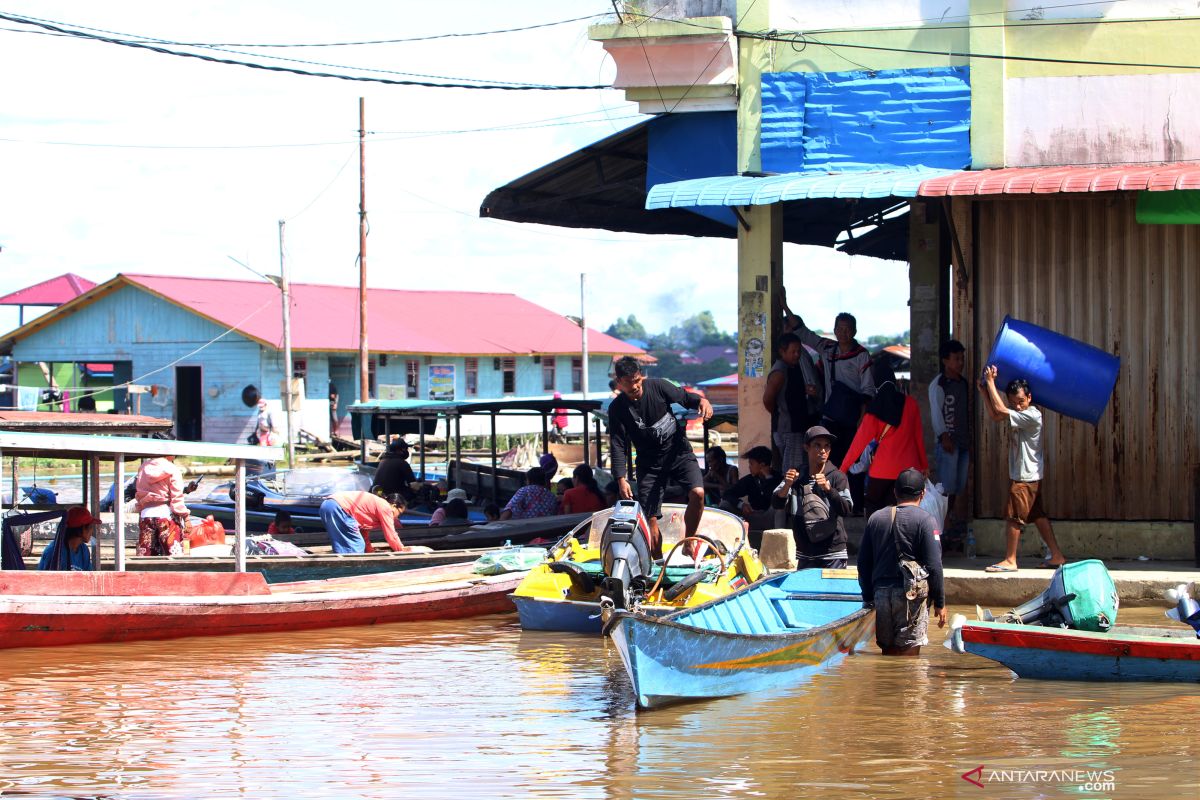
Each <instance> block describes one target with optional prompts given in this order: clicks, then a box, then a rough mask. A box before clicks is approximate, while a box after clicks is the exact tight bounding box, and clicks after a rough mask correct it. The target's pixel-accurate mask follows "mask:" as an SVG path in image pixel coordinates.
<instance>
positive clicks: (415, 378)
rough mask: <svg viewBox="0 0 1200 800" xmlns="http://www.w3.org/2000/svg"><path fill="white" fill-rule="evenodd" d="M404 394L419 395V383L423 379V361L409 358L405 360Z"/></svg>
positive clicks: (412, 396)
mask: <svg viewBox="0 0 1200 800" xmlns="http://www.w3.org/2000/svg"><path fill="white" fill-rule="evenodd" d="M404 373H405V378H404V396H405V397H408V398H414V397H416V396H417V385H418V383H419V381H420V380H421V362H420V361H415V360H413V359H409V360H408V361H406V362H404Z"/></svg>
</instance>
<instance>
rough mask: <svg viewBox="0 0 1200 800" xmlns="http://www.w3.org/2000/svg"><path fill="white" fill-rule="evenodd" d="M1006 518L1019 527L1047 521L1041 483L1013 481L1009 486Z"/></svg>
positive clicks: (1005, 510)
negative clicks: (1043, 506) (1043, 520)
mask: <svg viewBox="0 0 1200 800" xmlns="http://www.w3.org/2000/svg"><path fill="white" fill-rule="evenodd" d="M1004 518H1005V519H1007V520H1008V521H1009V522H1014V523H1016V524H1017V525H1028V524H1029V523H1031V522H1037V521H1038V520H1039V519H1046V509H1044V508H1042V482H1041V481H1013V482H1012V483H1010V484H1009V486H1008V504H1007V505H1006V506H1005V507H1004Z"/></svg>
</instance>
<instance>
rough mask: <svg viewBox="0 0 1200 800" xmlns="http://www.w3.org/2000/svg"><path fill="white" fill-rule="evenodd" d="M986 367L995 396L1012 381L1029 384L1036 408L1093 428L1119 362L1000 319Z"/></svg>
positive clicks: (1090, 348) (1038, 328) (1028, 325)
mask: <svg viewBox="0 0 1200 800" xmlns="http://www.w3.org/2000/svg"><path fill="white" fill-rule="evenodd" d="M987 363H988V364H994V365H995V366H996V368H997V372H998V375H997V376H996V386H997V387H998V388H999V389H1000V392H1001V393H1003V392H1004V387H1005V386H1007V385H1008V382H1009V381H1011V380H1012V379H1014V378H1024V379H1025V380H1027V381H1029V388H1030V389H1031V390H1032V391H1033V402H1034V403H1035V404H1036V405H1039V406H1042V407H1044V408H1048V409H1050V410H1051V411H1057V412H1058V413H1059V414H1065V415H1066V416H1068V417H1074V418H1075V419H1081V420H1083V421H1084V422H1090V423H1092V424H1093V425H1095V424H1096V423H1098V422H1099V421H1100V417H1102V416H1103V415H1104V408H1105V406H1107V405H1108V398H1109V397H1111V396H1112V393H1113V387H1114V386H1116V384H1117V372H1118V371H1119V370H1120V368H1121V359H1120V358H1118V357H1117V356H1114V355H1112V354H1111V353H1106V352H1105V351H1103V350H1101V349H1100V348H1098V347H1093V346H1092V345H1090V344H1085V343H1084V342H1080V341H1077V340H1075V339H1072V338H1070V337H1069V336H1063V335H1062V334H1061V333H1055V332H1054V331H1052V330H1049V329H1047V328H1043V327H1041V326H1040V325H1034V324H1033V323H1032V322H1023V321H1021V320H1019V319H1013V318H1012V317H1005V318H1004V322H1003V324H1001V325H1000V332H999V333H997V334H996V341H995V342H994V343H993V344H992V352H991V353H990V354H989V355H988V358H987Z"/></svg>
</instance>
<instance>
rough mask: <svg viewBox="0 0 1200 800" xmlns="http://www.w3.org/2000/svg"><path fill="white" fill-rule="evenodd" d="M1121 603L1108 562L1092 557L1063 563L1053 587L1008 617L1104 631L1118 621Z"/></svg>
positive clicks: (1045, 624) (1014, 619) (1055, 575)
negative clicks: (1109, 572)
mask: <svg viewBox="0 0 1200 800" xmlns="http://www.w3.org/2000/svg"><path fill="white" fill-rule="evenodd" d="M1118 605H1119V601H1118V599H1117V587H1116V584H1114V583H1113V579H1112V576H1111V575H1109V574H1108V570H1107V569H1105V568H1104V562H1102V561H1099V560H1097V559H1094V558H1092V559H1088V560H1086V561H1077V562H1075V563H1073V564H1063V565H1062V566H1061V567H1059V568H1058V569H1057V570H1056V571H1055V573H1054V577H1053V578H1051V579H1050V588H1048V589H1046V591H1044V592H1042V593H1041V594H1040V595H1038V596H1037V597H1035V598H1033V599H1032V600H1030V601H1029V602H1027V603H1025V604H1023V605H1020V606H1017V607H1016V608H1014V609H1013V610H1012V611H1010V612H1009V613H1008V614H1006V615H1005V617H1006V618H1009V619H1012V621H1013V622H1017V621H1020V622H1021V623H1023V624H1025V625H1043V626H1046V627H1051V628H1072V629H1074V630H1077V631H1097V632H1103V631H1107V630H1108V629H1109V628H1111V627H1112V626H1113V625H1116V624H1117V607H1118ZM1002 621H1003V618H1002Z"/></svg>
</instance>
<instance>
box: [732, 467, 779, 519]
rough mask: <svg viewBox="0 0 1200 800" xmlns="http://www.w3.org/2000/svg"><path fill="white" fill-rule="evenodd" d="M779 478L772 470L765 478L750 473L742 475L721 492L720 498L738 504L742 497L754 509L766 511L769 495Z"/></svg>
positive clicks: (777, 483) (768, 504) (769, 505)
mask: <svg viewBox="0 0 1200 800" xmlns="http://www.w3.org/2000/svg"><path fill="white" fill-rule="evenodd" d="M779 480H780V478H779V476H778V475H776V474H775V473H774V472H770V473H767V476H766V477H765V478H759V477H757V476H755V475H752V474H751V475H743V476H742V477H741V478H738V480H737V482H736V483H734V484H733V485H732V486H730V487H729V488H728V489H726V490H725V491H724V493H722V494H721V499H722V500H725V501H726V502H729V503H732V504H734V505H738V504H740V503H741V501H742V498H745V499H746V502H747V503H749V504H750V507H751V508H753V509H754V510H755V511H766V510H767V509H768V508H770V507H771V495H772V494H774V492H775V487H777V486H778V485H779Z"/></svg>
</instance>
